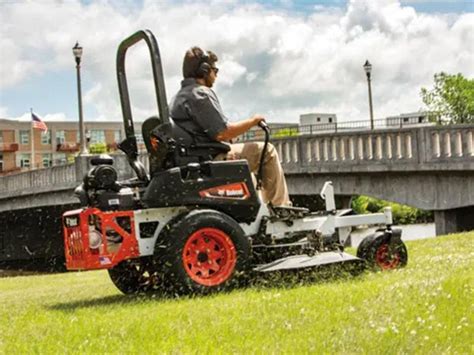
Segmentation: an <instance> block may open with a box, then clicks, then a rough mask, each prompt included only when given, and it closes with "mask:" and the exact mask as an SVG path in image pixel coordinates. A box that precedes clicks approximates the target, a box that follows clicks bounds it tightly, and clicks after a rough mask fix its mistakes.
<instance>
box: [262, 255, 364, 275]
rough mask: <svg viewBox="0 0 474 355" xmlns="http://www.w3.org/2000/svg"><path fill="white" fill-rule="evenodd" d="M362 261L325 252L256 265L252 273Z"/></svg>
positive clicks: (288, 257) (293, 256) (351, 256)
mask: <svg viewBox="0 0 474 355" xmlns="http://www.w3.org/2000/svg"><path fill="white" fill-rule="evenodd" d="M353 260H362V259H360V258H358V257H356V256H353V255H351V254H347V253H345V252H336V251H327V252H322V253H319V254H317V255H314V256H309V255H291V256H287V257H285V258H281V259H278V260H275V261H272V262H270V263H268V264H263V265H258V266H257V267H256V268H254V271H259V272H271V271H279V270H291V269H304V268H310V267H315V266H318V265H326V264H334V263H343V262H346V261H353Z"/></svg>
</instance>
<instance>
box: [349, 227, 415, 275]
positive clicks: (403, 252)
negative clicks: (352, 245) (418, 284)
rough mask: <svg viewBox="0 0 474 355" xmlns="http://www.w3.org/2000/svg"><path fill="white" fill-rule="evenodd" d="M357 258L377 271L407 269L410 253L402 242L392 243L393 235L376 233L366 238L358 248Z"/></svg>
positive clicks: (395, 241)
mask: <svg viewBox="0 0 474 355" xmlns="http://www.w3.org/2000/svg"><path fill="white" fill-rule="evenodd" d="M357 256H358V257H359V258H361V259H364V260H365V261H366V262H367V264H368V266H369V267H371V268H373V269H376V270H392V269H399V268H402V267H405V266H406V265H407V262H408V251H407V248H406V246H405V243H403V241H401V240H394V241H391V235H390V234H388V233H384V232H376V233H374V234H372V235H370V236H368V237H366V238H364V240H363V241H362V242H361V243H360V244H359V247H358V248H357Z"/></svg>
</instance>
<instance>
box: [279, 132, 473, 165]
mask: <svg viewBox="0 0 474 355" xmlns="http://www.w3.org/2000/svg"><path fill="white" fill-rule="evenodd" d="M273 144H274V145H275V148H276V149H277V150H278V153H279V155H280V159H281V162H282V164H283V166H284V169H285V172H287V173H292V172H294V173H296V172H303V171H308V168H310V170H311V171H313V172H314V171H319V172H322V171H328V172H329V171H331V172H336V171H352V170H354V169H356V170H359V171H360V170H364V166H365V167H366V168H365V169H370V170H371V171H384V170H393V169H397V170H398V169H400V170H404V171H407V170H431V169H433V168H436V169H449V170H453V169H456V170H457V169H465V168H466V165H465V163H469V164H473V163H474V125H462V126H441V127H436V126H427V127H418V128H402V129H396V130H394V129H384V130H376V131H364V132H342V133H332V134H327V133H321V134H312V135H299V136H294V137H288V138H280V139H274V140H273Z"/></svg>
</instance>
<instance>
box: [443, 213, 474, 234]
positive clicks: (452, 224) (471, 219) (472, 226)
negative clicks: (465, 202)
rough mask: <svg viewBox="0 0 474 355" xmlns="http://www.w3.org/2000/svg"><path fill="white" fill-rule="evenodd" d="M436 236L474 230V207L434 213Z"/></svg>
mask: <svg viewBox="0 0 474 355" xmlns="http://www.w3.org/2000/svg"><path fill="white" fill-rule="evenodd" d="M434 217H435V226H436V235H444V234H449V233H457V232H464V231H469V230H474V206H470V207H463V208H456V209H452V210H441V211H435V212H434Z"/></svg>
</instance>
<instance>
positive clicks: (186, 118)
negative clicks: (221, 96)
mask: <svg viewBox="0 0 474 355" xmlns="http://www.w3.org/2000/svg"><path fill="white" fill-rule="evenodd" d="M170 116H171V118H172V119H173V121H174V122H175V123H176V124H177V125H178V126H179V127H180V128H181V129H183V130H184V131H186V132H187V133H188V134H190V135H191V136H192V137H193V138H194V140H195V143H207V142H215V141H216V136H217V135H218V134H219V133H221V132H222V131H223V130H225V129H226V128H227V121H228V119H227V118H226V117H225V115H224V113H223V112H222V108H221V105H220V103H219V100H218V99H217V96H216V94H215V93H214V91H212V90H211V89H210V88H208V87H207V86H204V85H200V84H198V83H196V80H195V79H193V78H187V79H184V80H183V81H182V82H181V89H180V90H179V91H178V93H177V94H176V96H175V97H174V98H173V99H172V101H171V104H170Z"/></svg>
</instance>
